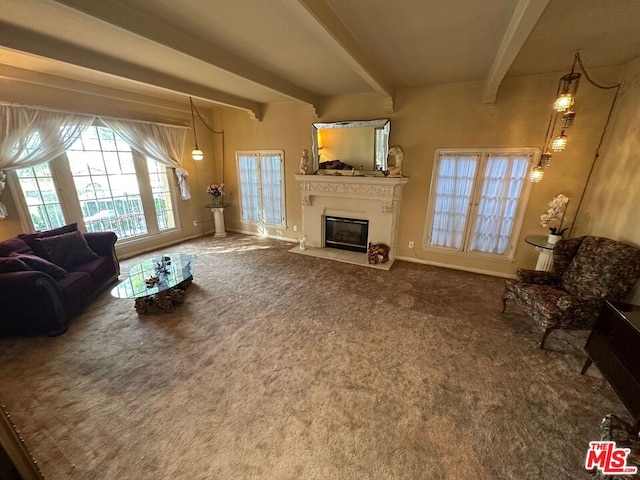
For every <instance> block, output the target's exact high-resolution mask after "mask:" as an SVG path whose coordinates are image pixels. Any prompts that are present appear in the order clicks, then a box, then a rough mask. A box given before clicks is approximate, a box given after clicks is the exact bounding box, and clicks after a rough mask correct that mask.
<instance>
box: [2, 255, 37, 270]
mask: <svg viewBox="0 0 640 480" xmlns="http://www.w3.org/2000/svg"><path fill="white" fill-rule="evenodd" d="M29 270H31V268H29V266H28V265H27V264H26V263H24V262H23V261H22V260H20V259H18V258H15V257H0V273H12V272H27V271H29Z"/></svg>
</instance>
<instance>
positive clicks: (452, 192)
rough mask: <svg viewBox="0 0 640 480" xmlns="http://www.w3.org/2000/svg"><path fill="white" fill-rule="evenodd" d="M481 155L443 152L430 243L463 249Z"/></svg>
mask: <svg viewBox="0 0 640 480" xmlns="http://www.w3.org/2000/svg"><path fill="white" fill-rule="evenodd" d="M479 161H480V156H479V155H477V154H441V155H440V158H439V159H438V181H437V185H436V192H435V199H434V200H435V203H434V212H433V220H432V223H431V237H430V242H429V244H430V245H433V246H438V247H448V248H455V249H461V248H462V242H463V239H464V230H465V225H466V222H467V216H468V213H469V208H470V204H471V195H472V193H473V182H474V180H475V177H476V171H477V169H478V163H479Z"/></svg>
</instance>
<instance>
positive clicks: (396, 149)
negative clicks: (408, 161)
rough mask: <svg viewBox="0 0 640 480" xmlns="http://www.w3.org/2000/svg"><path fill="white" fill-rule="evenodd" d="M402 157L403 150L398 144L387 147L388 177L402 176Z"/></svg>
mask: <svg viewBox="0 0 640 480" xmlns="http://www.w3.org/2000/svg"><path fill="white" fill-rule="evenodd" d="M403 159H404V150H402V147H401V146H400V145H394V146H393V147H391V148H390V149H389V156H388V157H387V168H388V170H389V176H390V177H401V176H402V160H403Z"/></svg>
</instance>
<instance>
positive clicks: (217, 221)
mask: <svg viewBox="0 0 640 480" xmlns="http://www.w3.org/2000/svg"><path fill="white" fill-rule="evenodd" d="M230 206H231V205H229V204H226V203H222V204H220V205H214V204H210V205H205V208H208V209H209V210H211V212H212V213H213V224H214V226H215V233H214V234H213V236H214V237H226V236H227V232H226V231H225V229H224V209H225V208H227V207H230Z"/></svg>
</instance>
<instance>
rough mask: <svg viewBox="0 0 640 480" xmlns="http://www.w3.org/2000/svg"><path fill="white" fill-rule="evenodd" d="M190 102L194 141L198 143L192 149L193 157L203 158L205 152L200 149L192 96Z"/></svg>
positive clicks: (195, 158)
mask: <svg viewBox="0 0 640 480" xmlns="http://www.w3.org/2000/svg"><path fill="white" fill-rule="evenodd" d="M189 104H190V105H191V126H192V127H193V141H194V142H195V144H196V148H194V149H193V150H192V151H191V158H193V159H194V160H198V161H200V160H202V159H204V153H202V150H200V149H199V148H198V136H197V135H196V119H195V116H194V115H193V108H194V107H193V99H192V98H191V97H189Z"/></svg>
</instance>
